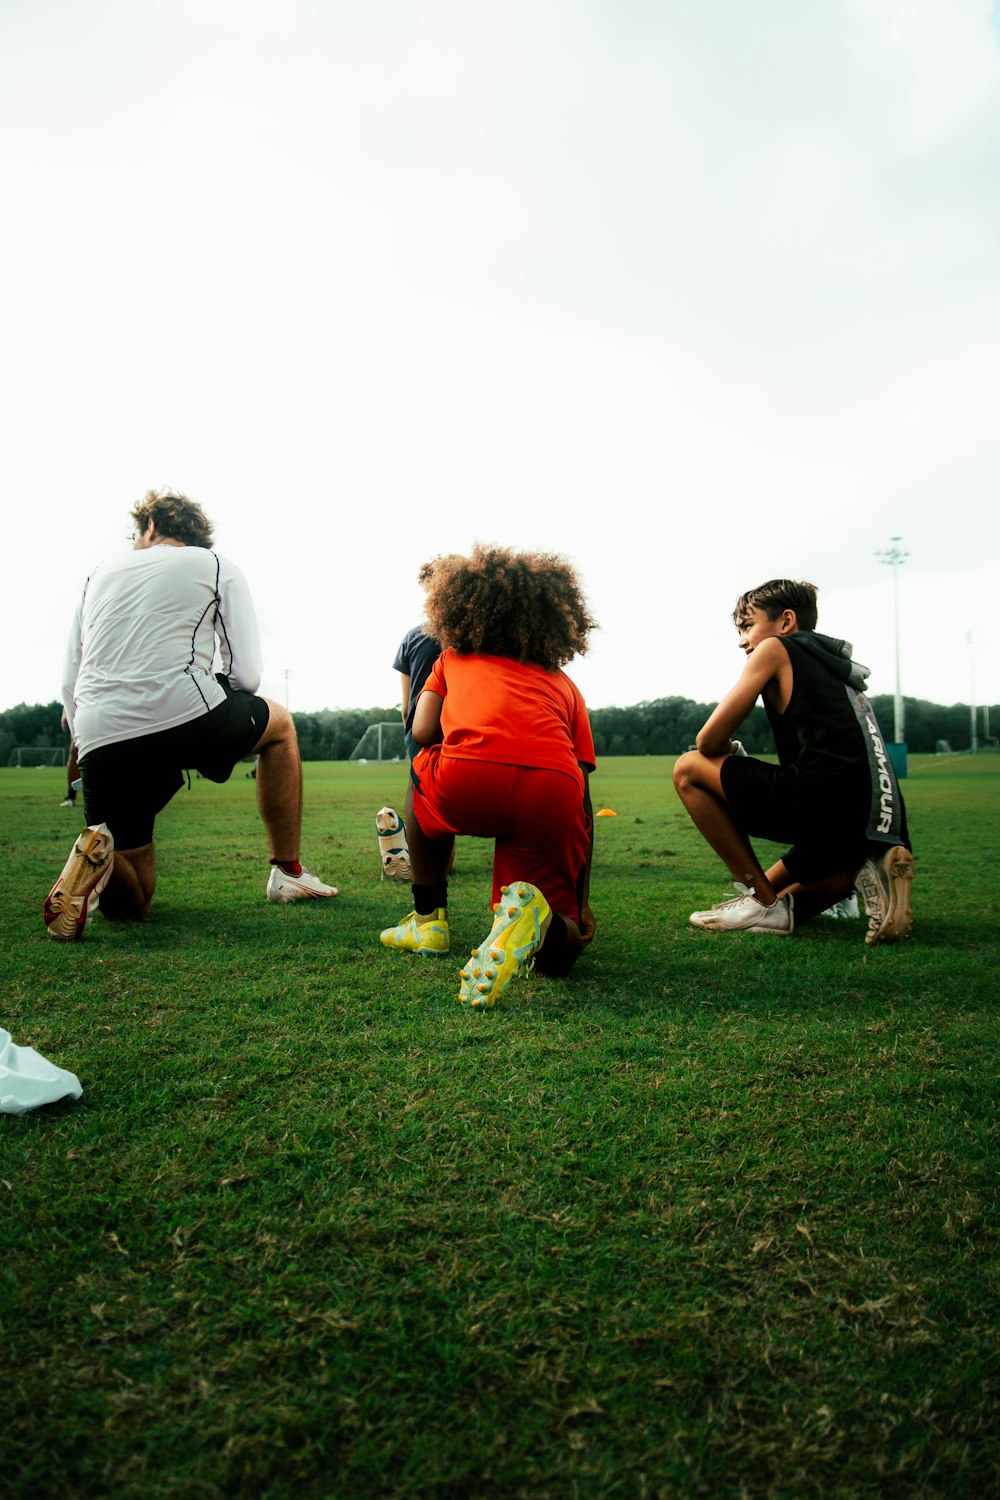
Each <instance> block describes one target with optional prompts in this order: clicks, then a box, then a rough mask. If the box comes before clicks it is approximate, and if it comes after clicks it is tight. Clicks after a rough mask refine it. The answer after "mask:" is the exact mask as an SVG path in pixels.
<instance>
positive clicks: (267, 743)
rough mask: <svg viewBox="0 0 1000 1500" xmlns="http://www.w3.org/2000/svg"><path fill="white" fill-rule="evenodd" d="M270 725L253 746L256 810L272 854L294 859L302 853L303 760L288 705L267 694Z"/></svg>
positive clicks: (288, 859)
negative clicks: (255, 771)
mask: <svg viewBox="0 0 1000 1500" xmlns="http://www.w3.org/2000/svg"><path fill="white" fill-rule="evenodd" d="M264 701H265V703H266V704H267V706H268V708H269V709H270V711H271V716H270V718H269V719H268V722H267V728H266V729H265V731H264V733H263V734H262V735H261V737H260V739H259V740H258V741H257V743H256V745H255V746H254V748H253V754H254V755H257V756H259V757H260V758H259V760H258V761H257V810H258V812H259V813H260V818H261V822H262V823H263V824H264V829H265V832H266V833H267V838H268V843H269V845H270V849H271V858H272V859H276V860H283V861H287V862H288V863H293V862H294V861H295V860H297V859H298V858H299V855H300V853H301V839H302V761H301V759H300V757H299V741H298V736H297V735H296V733H295V723H294V721H293V719H292V716H291V714H290V713H289V712H288V710H287V708H283V707H282V705H281V704H280V703H274V702H272V701H271V699H270V698H265V700H264Z"/></svg>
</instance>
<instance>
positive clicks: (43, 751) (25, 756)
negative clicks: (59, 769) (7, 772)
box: [7, 745, 66, 766]
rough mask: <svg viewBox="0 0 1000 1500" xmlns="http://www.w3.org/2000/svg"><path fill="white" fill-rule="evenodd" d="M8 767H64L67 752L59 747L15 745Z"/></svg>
mask: <svg viewBox="0 0 1000 1500" xmlns="http://www.w3.org/2000/svg"><path fill="white" fill-rule="evenodd" d="M7 764H8V766H64V765H65V764H66V751H65V750H61V749H60V748H59V747H58V745H56V746H53V745H15V746H14V749H13V750H12V751H11V752H10V756H9V757H8V760H7Z"/></svg>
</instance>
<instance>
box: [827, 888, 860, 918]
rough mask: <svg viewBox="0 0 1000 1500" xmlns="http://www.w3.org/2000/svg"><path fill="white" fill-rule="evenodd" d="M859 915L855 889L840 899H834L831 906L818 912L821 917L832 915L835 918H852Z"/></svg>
mask: <svg viewBox="0 0 1000 1500" xmlns="http://www.w3.org/2000/svg"><path fill="white" fill-rule="evenodd" d="M860 915H861V909H860V907H859V906H858V893H857V891H852V892H851V894H850V895H849V896H845V897H844V899H843V900H842V901H835V902H834V903H833V905H832V906H828V907H827V908H826V910H825V911H821V912H820V916H821V917H833V918H835V919H836V918H840V917H847V918H852V919H853V918H854V917H860Z"/></svg>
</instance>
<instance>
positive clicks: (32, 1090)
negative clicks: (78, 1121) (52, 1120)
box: [0, 1029, 83, 1115]
mask: <svg viewBox="0 0 1000 1500" xmlns="http://www.w3.org/2000/svg"><path fill="white" fill-rule="evenodd" d="M82 1093H83V1089H82V1088H81V1087H80V1080H79V1078H77V1076H76V1074H75V1073H67V1071H66V1069H65V1068H57V1067H56V1065H55V1063H50V1062H49V1061H48V1059H47V1058H44V1057H43V1056H42V1054H41V1053H40V1052H36V1051H35V1049H34V1047H15V1046H14V1043H13V1042H12V1041H11V1039H10V1032H9V1031H3V1030H2V1029H0V1114H3V1115H23V1114H24V1112H25V1110H28V1109H37V1108H38V1106H39V1105H40V1104H52V1103H54V1102H55V1100H56V1099H65V1098H66V1097H67V1095H69V1096H70V1097H72V1098H73V1099H79V1097H80V1095H81V1094H82Z"/></svg>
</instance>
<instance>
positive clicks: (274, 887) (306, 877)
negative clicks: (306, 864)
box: [267, 865, 337, 906]
mask: <svg viewBox="0 0 1000 1500" xmlns="http://www.w3.org/2000/svg"><path fill="white" fill-rule="evenodd" d="M336 894H337V887H336V886H335V885H324V884H323V882H322V880H317V879H316V876H315V875H310V873H309V871H308V870H305V869H304V870H303V871H302V874H301V875H289V874H287V873H286V872H285V871H284V870H283V869H282V868H281V866H280V865H272V866H271V873H270V875H269V876H268V878H267V899H268V901H274V902H275V903H276V904H277V905H278V906H284V905H286V903H287V902H289V901H310V900H315V899H316V898H317V897H320V896H335V895H336Z"/></svg>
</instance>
